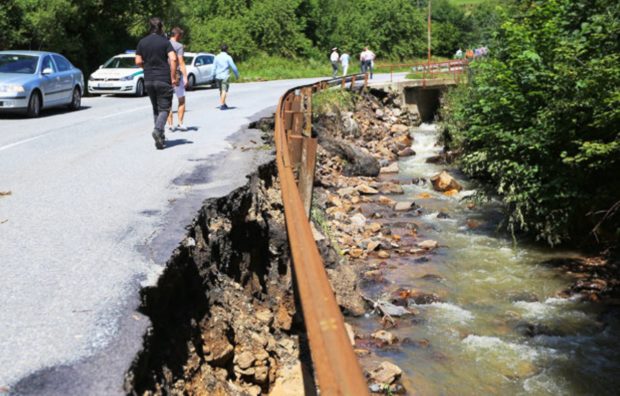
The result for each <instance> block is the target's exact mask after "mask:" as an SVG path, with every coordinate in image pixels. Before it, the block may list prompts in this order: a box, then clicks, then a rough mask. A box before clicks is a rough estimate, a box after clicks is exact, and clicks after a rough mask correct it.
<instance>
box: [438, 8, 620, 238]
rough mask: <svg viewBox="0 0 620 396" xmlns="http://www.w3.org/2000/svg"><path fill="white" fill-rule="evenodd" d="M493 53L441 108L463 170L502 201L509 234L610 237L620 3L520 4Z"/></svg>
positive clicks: (618, 123)
mask: <svg viewBox="0 0 620 396" xmlns="http://www.w3.org/2000/svg"><path fill="white" fill-rule="evenodd" d="M492 48H493V50H492V56H491V58H490V59H487V60H485V61H476V62H474V64H473V66H472V69H471V80H470V84H469V86H466V87H461V88H460V89H457V90H455V91H453V92H452V93H451V94H450V95H449V96H448V98H447V103H446V108H445V110H444V117H445V118H446V120H445V125H446V127H447V132H448V135H449V136H450V137H451V138H452V140H453V141H452V145H453V146H454V147H457V148H460V149H462V150H463V153H464V154H463V157H462V166H463V169H464V170H465V171H466V172H467V173H468V174H469V175H471V176H474V177H476V178H478V179H480V180H482V181H483V182H485V183H486V185H487V186H489V187H490V188H491V190H492V192H493V193H495V194H499V196H501V198H502V199H503V200H504V201H505V203H506V204H507V207H508V210H509V213H508V219H509V226H510V227H511V228H512V229H513V230H526V231H529V232H531V233H533V234H534V235H535V236H536V237H537V238H539V239H543V240H545V241H547V242H548V243H549V244H551V245H554V244H559V243H562V242H568V241H575V242H582V241H584V239H585V238H586V237H592V236H594V237H595V238H594V240H595V241H598V239H599V238H601V237H606V239H607V240H610V239H611V240H614V239H615V241H617V239H618V230H619V226H620V213H619V212H620V211H619V210H618V209H619V208H618V207H619V206H620V2H618V1H615V0H577V1H574V0H544V1H543V0H540V1H523V2H521V4H520V5H519V7H518V12H516V13H514V12H513V13H511V14H510V15H505V16H504V22H503V24H502V25H501V28H500V29H499V30H498V31H497V34H496V38H495V40H494V42H493V43H492ZM597 226H598V227H597ZM593 229H594V230H595V232H594V233H592V232H591V231H592V230H593ZM590 240H591V241H592V239H590Z"/></svg>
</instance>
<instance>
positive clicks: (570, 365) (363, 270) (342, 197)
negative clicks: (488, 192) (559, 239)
mask: <svg viewBox="0 0 620 396" xmlns="http://www.w3.org/2000/svg"><path fill="white" fill-rule="evenodd" d="M315 130H316V131H317V132H318V133H319V142H320V144H321V147H322V148H321V150H322V151H320V152H319V154H320V156H319V161H318V163H319V169H318V170H317V181H316V185H317V188H316V190H315V207H314V210H313V218H314V223H315V228H316V229H317V240H318V241H319V244H320V246H321V247H322V251H323V253H324V257H325V261H326V266H327V267H328V271H329V270H330V269H331V267H332V266H334V265H335V263H338V264H339V266H340V267H345V268H351V269H353V272H354V274H357V278H356V279H357V281H356V285H357V287H356V288H353V289H350V290H351V291H353V292H354V295H355V296H356V297H357V296H360V297H361V298H362V299H364V300H365V305H366V306H365V308H366V311H373V312H372V313H370V314H366V315H361V316H359V315H360V314H361V313H362V312H363V311H364V310H362V309H359V308H360V307H359V306H358V305H357V304H354V305H353V306H347V305H346V304H342V305H343V309H344V311H345V312H346V313H348V314H349V317H348V319H347V322H349V324H350V325H351V326H352V327H351V332H352V334H354V335H352V338H353V342H354V347H355V349H356V351H357V352H358V354H359V355H360V359H361V361H362V364H363V366H364V369H365V370H366V372H367V375H368V376H369V385H370V386H371V389H372V390H374V391H377V393H388V392H391V393H398V392H400V393H402V392H406V391H407V390H409V391H410V392H411V393H413V392H416V391H417V392H419V393H421V394H442V393H444V394H453V393H457V392H458V393H459V394H476V392H479V391H480V390H481V389H482V390H484V391H485V392H486V393H489V394H506V393H519V392H521V393H526V394H531V393H539V394H557V393H558V392H559V393H576V394H579V393H582V391H583V390H585V389H587V388H588V387H595V388H596V389H600V390H602V391H601V392H602V394H605V389H607V392H608V390H609V389H613V387H612V385H615V384H616V379H614V378H613V376H611V375H606V374H605V372H609V370H612V369H613V368H616V367H618V365H619V362H618V359H617V358H615V357H614V356H615V355H614V354H615V353H616V352H617V346H616V344H614V343H616V342H617V341H620V340H618V339H617V338H618V337H617V336H615V335H614V334H613V332H614V331H615V330H618V325H619V324H618V321H617V319H616V318H617V313H618V308H617V307H618V304H617V290H618V281H617V280H618V276H617V262H614V261H613V259H611V256H610V257H609V260H606V261H605V260H602V258H601V257H588V256H584V255H583V254H581V253H580V252H577V251H568V250H566V249H563V250H559V249H555V250H551V249H547V248H544V247H540V246H536V245H534V246H529V245H527V244H521V245H518V246H514V245H513V243H512V240H511V239H510V238H509V237H507V236H506V235H503V234H501V233H498V232H497V225H498V224H499V222H500V220H501V217H502V211H501V205H500V204H499V203H497V202H491V203H488V204H477V203H475V202H473V201H468V197H471V196H472V194H473V193H474V191H473V190H472V188H473V187H474V186H473V185H472V184H471V183H470V182H469V181H468V180H467V179H465V178H464V177H463V175H461V174H460V172H458V169H455V168H453V167H451V166H450V165H449V164H446V163H445V162H442V159H443V158H445V156H442V155H441V154H442V147H440V146H439V145H438V144H437V140H438V132H437V131H436V130H435V128H434V127H433V126H431V125H422V126H419V119H417V118H416V117H415V115H412V114H410V113H409V110H408V109H407V108H405V107H404V106H402V104H401V103H400V102H399V100H398V98H397V96H396V95H390V94H389V93H385V92H380V91H372V94H370V95H367V96H366V97H364V98H363V99H362V98H357V99H353V100H352V105H351V106H350V107H348V108H344V109H333V110H332V111H327V112H325V113H324V114H321V115H318V116H317V117H316V119H315ZM399 154H400V155H399ZM446 169H447V170H448V172H449V174H452V176H454V178H452V177H450V176H449V174H448V177H446V175H443V176H442V178H445V179H446V180H445V182H446V183H445V184H446V185H447V186H444V187H441V186H439V185H438V184H441V183H439V181H441V179H440V178H438V179H435V183H434V184H433V182H432V181H431V179H432V178H433V176H436V175H438V174H440V173H441V172H442V171H443V170H446ZM452 182H454V184H452ZM437 190H443V191H437ZM335 289H336V292H337V294H338V292H339V291H338V287H337V286H336V287H335ZM343 300H345V299H343ZM346 300H347V301H351V299H346ZM353 301H355V300H353ZM356 315H358V316H356ZM614 329H615V330H614ZM574 351H579V356H580V358H578V359H576V358H574V357H573V358H571V354H573V353H574ZM393 364H395V365H396V366H391V365H393ZM585 370H587V371H588V373H589V374H588V375H584V374H583V372H584V371H585ZM592 370H595V371H596V372H595V373H592ZM567 373H570V374H567ZM412 391H413V392H412Z"/></svg>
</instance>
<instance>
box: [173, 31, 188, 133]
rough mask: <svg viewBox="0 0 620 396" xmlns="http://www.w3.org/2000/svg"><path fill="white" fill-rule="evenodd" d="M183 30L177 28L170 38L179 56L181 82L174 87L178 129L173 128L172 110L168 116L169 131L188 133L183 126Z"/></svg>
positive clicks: (185, 83)
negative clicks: (177, 104)
mask: <svg viewBox="0 0 620 396" xmlns="http://www.w3.org/2000/svg"><path fill="white" fill-rule="evenodd" d="M183 34H184V32H183V29H181V28H180V27H178V26H176V27H174V28H173V29H172V37H170V44H172V48H174V52H175V53H176V55H177V62H178V67H177V73H176V74H177V78H178V80H179V84H178V85H177V86H176V87H174V93H175V94H176V96H177V100H178V101H179V108H178V110H177V117H178V119H179V123H178V124H177V126H176V128H174V127H173V122H174V117H173V115H172V109H170V115H169V116H168V125H169V127H168V129H169V130H170V132H174V131H175V130H178V131H187V128H185V126H184V125H183V117H184V116H185V86H186V85H187V81H188V80H187V69H186V68H185V59H184V58H183V55H184V54H185V51H184V49H183V44H181V40H182V39H183Z"/></svg>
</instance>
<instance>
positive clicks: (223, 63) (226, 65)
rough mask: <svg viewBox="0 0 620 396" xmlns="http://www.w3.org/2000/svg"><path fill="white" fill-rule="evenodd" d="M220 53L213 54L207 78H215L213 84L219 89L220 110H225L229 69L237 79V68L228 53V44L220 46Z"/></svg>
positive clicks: (226, 107)
mask: <svg viewBox="0 0 620 396" xmlns="http://www.w3.org/2000/svg"><path fill="white" fill-rule="evenodd" d="M220 50H221V51H220V53H219V54H217V55H216V56H215V59H214V60H213V68H212V69H211V74H210V75H209V80H212V79H215V85H216V86H217V88H218V89H219V90H220V110H227V109H228V105H226V97H227V96H228V88H229V87H230V82H229V79H230V71H231V70H232V72H233V73H234V74H235V78H237V79H239V70H238V69H237V65H235V62H234V61H233V58H232V57H231V56H230V55H228V46H227V45H226V44H222V46H221V47H220Z"/></svg>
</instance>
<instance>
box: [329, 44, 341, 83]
mask: <svg viewBox="0 0 620 396" xmlns="http://www.w3.org/2000/svg"><path fill="white" fill-rule="evenodd" d="M339 59H340V56H339V55H338V48H336V47H334V48H332V53H331V55H330V56H329V60H330V61H331V63H332V78H336V77H337V76H338V60H339Z"/></svg>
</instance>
